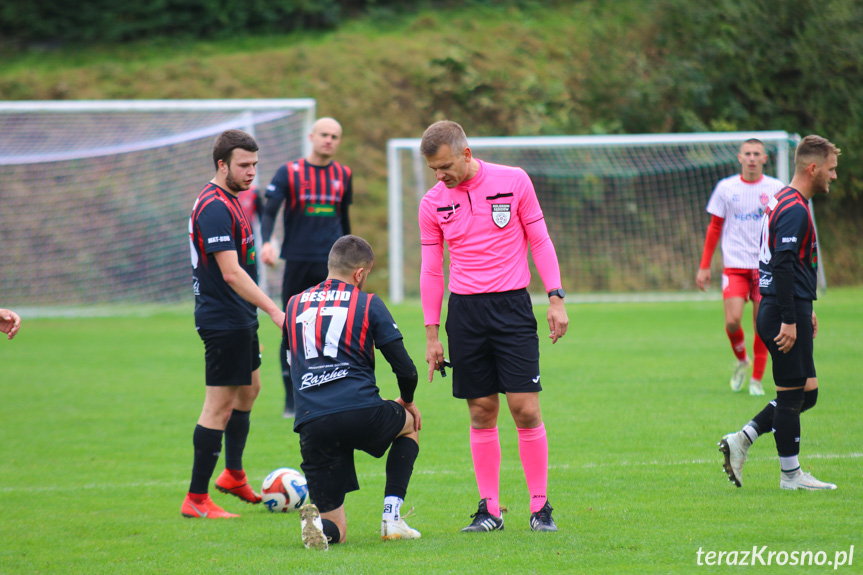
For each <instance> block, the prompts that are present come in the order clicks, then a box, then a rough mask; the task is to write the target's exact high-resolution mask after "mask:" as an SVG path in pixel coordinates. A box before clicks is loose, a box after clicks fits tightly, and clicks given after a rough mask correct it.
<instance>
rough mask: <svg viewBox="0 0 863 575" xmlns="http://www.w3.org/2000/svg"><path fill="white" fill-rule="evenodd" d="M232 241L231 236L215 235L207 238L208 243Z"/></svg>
mask: <svg viewBox="0 0 863 575" xmlns="http://www.w3.org/2000/svg"><path fill="white" fill-rule="evenodd" d="M229 241H231V236H213V237H212V238H207V243H208V244H217V243H220V242H229Z"/></svg>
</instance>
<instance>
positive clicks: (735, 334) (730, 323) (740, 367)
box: [723, 297, 749, 392]
mask: <svg viewBox="0 0 863 575" xmlns="http://www.w3.org/2000/svg"><path fill="white" fill-rule="evenodd" d="M723 304H724V306H725V333H726V334H727V335H728V340H729V341H730V342H731V350H732V351H733V352H734V356H735V357H736V358H737V365H736V366H735V368H734V374H733V375H732V376H731V391H735V392H736V391H740V390H741V389H743V381H744V379H745V378H746V372H747V368H748V367H749V358H748V357H747V355H746V338H745V335H744V333H743V328H742V326H741V322H742V321H743V307H744V305H745V304H746V300H744V299H743V298H741V297H730V298H727V299H725V300H723Z"/></svg>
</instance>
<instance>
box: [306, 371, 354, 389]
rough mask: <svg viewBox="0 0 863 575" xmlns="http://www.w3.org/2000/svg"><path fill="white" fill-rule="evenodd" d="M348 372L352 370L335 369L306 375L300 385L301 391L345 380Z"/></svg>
mask: <svg viewBox="0 0 863 575" xmlns="http://www.w3.org/2000/svg"><path fill="white" fill-rule="evenodd" d="M348 371H350V370H349V369H347V368H345V369H341V368H339V367H335V368H333V369H331V370H330V371H326V372H323V373H304V374H303V378H302V383H300V391H302V390H304V389H308V388H310V387H315V386H318V385H323V384H325V383H329V382H331V381H336V380H338V379H343V378H345V377H347V376H348Z"/></svg>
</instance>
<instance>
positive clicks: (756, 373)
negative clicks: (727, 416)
mask: <svg viewBox="0 0 863 575" xmlns="http://www.w3.org/2000/svg"><path fill="white" fill-rule="evenodd" d="M759 306H760V302H757V301H754V300H753V301H752V333H753V334H755V336H754V340H755V341H754V344H753V346H752V348H753V349H752V357H753V359H752V379H750V380H749V395H764V387H763V386H762V385H761V380H762V379H763V378H764V370H765V369H766V368H767V356H768V355H769V353H768V351H767V346H766V345H764V342H763V341H761V337H760V336H759V335H758V327H757V324H756V322H757V319H758V308H759Z"/></svg>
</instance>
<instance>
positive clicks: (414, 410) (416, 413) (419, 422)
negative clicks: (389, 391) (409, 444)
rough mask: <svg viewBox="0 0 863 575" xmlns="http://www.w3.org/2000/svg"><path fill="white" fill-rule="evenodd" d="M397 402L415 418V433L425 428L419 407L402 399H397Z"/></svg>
mask: <svg viewBox="0 0 863 575" xmlns="http://www.w3.org/2000/svg"><path fill="white" fill-rule="evenodd" d="M395 401H396V403H398V404H399V405H401V406H402V407H404V408H405V410H406V411H407V412H408V413H410V414H411V415H412V416H413V418H414V431H419V430H420V429H422V428H423V418H422V415H420V410H419V408H418V407H417V405H416V404H415V403H413V402H411V403H405V400H403V399H402V398H401V397H399V398H397V399H396V400H395Z"/></svg>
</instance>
